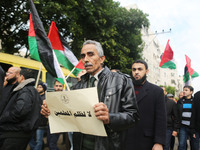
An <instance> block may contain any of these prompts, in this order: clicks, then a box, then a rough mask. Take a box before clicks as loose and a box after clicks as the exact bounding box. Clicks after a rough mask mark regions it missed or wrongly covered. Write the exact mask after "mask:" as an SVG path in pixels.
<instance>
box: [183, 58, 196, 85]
mask: <svg viewBox="0 0 200 150" xmlns="http://www.w3.org/2000/svg"><path fill="white" fill-rule="evenodd" d="M185 59H186V65H185V69H184V75H183V81H184V83H185V85H191V79H193V78H195V77H198V76H199V74H198V73H197V72H196V71H194V69H192V67H191V59H190V58H189V57H188V56H187V55H185Z"/></svg>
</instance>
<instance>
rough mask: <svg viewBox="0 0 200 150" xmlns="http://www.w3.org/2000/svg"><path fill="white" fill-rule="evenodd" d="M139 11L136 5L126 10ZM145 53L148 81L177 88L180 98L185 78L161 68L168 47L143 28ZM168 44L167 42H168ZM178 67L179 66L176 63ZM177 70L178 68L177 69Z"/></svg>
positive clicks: (174, 70)
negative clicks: (163, 55)
mask: <svg viewBox="0 0 200 150" xmlns="http://www.w3.org/2000/svg"><path fill="white" fill-rule="evenodd" d="M130 8H132V9H138V7H137V5H136V4H133V5H129V6H127V7H126V9H128V10H129V9H130ZM141 33H142V40H143V46H144V49H143V52H142V58H143V59H144V60H145V61H146V62H147V64H148V66H149V74H148V77H147V79H148V81H150V82H151V83H154V84H156V85H158V86H160V85H164V86H172V87H175V88H176V93H175V96H176V97H178V95H179V93H180V92H181V91H182V90H183V86H184V83H183V77H182V76H180V75H178V70H177V69H169V68H160V67H159V64H160V61H161V55H162V54H163V52H164V50H165V46H166V45H164V46H163V45H161V44H160V43H159V40H158V38H157V35H158V34H156V33H153V32H152V31H151V30H150V28H143V29H142V31H141ZM166 44H167V41H166ZM175 64H176V66H177V65H178V64H177V62H175ZM176 68H177V67H176Z"/></svg>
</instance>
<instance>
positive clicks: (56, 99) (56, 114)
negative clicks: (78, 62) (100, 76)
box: [46, 87, 107, 136]
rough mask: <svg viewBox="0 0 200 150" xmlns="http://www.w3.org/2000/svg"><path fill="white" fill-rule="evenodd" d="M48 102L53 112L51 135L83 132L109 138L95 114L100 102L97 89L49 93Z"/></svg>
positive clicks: (51, 115) (50, 121)
mask: <svg viewBox="0 0 200 150" xmlns="http://www.w3.org/2000/svg"><path fill="white" fill-rule="evenodd" d="M46 102H47V105H48V108H49V109H50V112H51V114H50V116H49V124H50V132H51V133H59V132H82V133H85V134H91V135H97V136H107V134H106V131H105V128H104V125H103V122H102V121H100V120H98V119H97V118H96V116H95V114H94V108H93V106H94V105H95V104H97V103H98V102H99V100H98V95H97V88H96V87H94V88H86V89H80V90H72V91H62V92H47V96H46Z"/></svg>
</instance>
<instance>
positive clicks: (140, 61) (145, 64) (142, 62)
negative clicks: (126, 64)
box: [132, 59, 148, 70]
mask: <svg viewBox="0 0 200 150" xmlns="http://www.w3.org/2000/svg"><path fill="white" fill-rule="evenodd" d="M135 63H141V64H144V66H145V69H146V70H147V69H148V65H147V63H146V61H144V60H142V59H138V60H135V61H134V62H133V64H135ZM133 64H132V66H133Z"/></svg>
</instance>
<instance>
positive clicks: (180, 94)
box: [178, 91, 184, 99]
mask: <svg viewBox="0 0 200 150" xmlns="http://www.w3.org/2000/svg"><path fill="white" fill-rule="evenodd" d="M183 96H184V93H183V91H182V92H180V93H179V95H178V97H179V99H180V98H182V97H183Z"/></svg>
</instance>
